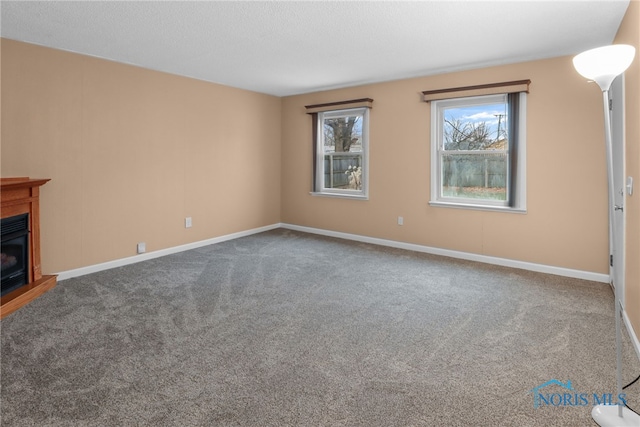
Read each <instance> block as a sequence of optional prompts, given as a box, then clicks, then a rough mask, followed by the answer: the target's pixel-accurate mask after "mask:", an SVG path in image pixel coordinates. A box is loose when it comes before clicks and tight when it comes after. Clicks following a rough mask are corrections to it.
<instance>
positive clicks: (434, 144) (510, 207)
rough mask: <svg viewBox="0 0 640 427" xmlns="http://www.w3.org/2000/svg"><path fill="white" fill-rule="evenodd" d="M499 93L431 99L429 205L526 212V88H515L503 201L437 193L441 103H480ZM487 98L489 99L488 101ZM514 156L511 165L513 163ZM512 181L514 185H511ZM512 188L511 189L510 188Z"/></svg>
mask: <svg viewBox="0 0 640 427" xmlns="http://www.w3.org/2000/svg"><path fill="white" fill-rule="evenodd" d="M504 95H506V94H505V93H502V94H490V95H478V96H472V97H464V98H447V99H440V100H434V101H431V102H430V104H431V116H430V117H431V135H430V137H431V141H430V144H431V172H430V179H431V186H430V187H431V194H430V198H429V205H430V206H435V207H448V208H461V209H473V210H485V211H500V212H516V213H526V211H527V208H526V200H527V197H526V116H527V106H526V92H518V93H517V95H518V104H519V105H518V122H517V124H516V131H517V138H518V142H517V147H516V148H515V153H514V154H515V159H511V158H510V155H511V151H512V150H513V149H512V148H511V147H510V148H509V149H508V150H507V158H508V159H509V161H508V176H509V179H508V180H507V188H506V191H507V195H508V199H507V202H498V203H496V202H492V201H482V202H480V203H479V202H478V199H469V198H451V197H442V196H441V195H440V187H441V180H442V162H441V159H440V155H439V153H440V150H439V145H440V144H439V143H440V142H441V135H442V133H443V122H444V120H443V117H442V109H443V107H445V106H446V107H448V106H455V105H460V106H463V105H480V104H485V103H487V99H488V98H492V97H496V98H497V97H498V96H504ZM489 102H490V101H489ZM510 129H511V127H510ZM513 160H515V163H516V164H515V165H513ZM513 166H515V167H516V171H515V176H513V170H512V167H513ZM514 183H515V187H512V186H513V185H514ZM513 190H515V191H513Z"/></svg>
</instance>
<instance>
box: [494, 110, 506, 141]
mask: <svg viewBox="0 0 640 427" xmlns="http://www.w3.org/2000/svg"><path fill="white" fill-rule="evenodd" d="M493 116H494V117H497V118H498V136H497V137H496V142H498V141H499V140H500V123H501V122H502V118H503V117H504V116H506V114H494V115H493Z"/></svg>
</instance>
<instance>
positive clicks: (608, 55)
mask: <svg viewBox="0 0 640 427" xmlns="http://www.w3.org/2000/svg"><path fill="white" fill-rule="evenodd" d="M635 53H636V49H635V48H634V47H633V46H630V45H627V44H614V45H611V46H603V47H597V48H595V49H591V50H587V51H585V52H582V53H581V54H579V55H576V56H575V57H574V58H573V66H574V67H575V68H576V71H578V73H580V74H581V75H582V76H584V77H586V78H587V79H589V80H593V81H595V82H596V83H598V86H600V89H602V90H603V91H604V90H609V87H610V86H611V82H613V80H614V79H615V78H616V77H617V76H618V75H619V74H622V73H623V72H624V71H625V70H626V69H627V68H629V65H631V62H632V61H633V57H634V56H635Z"/></svg>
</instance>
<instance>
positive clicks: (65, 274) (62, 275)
mask: <svg viewBox="0 0 640 427" xmlns="http://www.w3.org/2000/svg"><path fill="white" fill-rule="evenodd" d="M280 226H281V224H279V223H276V224H271V225H266V226H264V227H258V228H253V229H251V230H245V231H239V232H237V233H231V234H226V235H224V236H219V237H213V238H211V239H206V240H200V241H198V242H193V243H187V244H185V245H180V246H174V247H171V248H166V249H160V250H157V251H153V252H147V253H144V254H140V255H135V256H132V257H127V258H120V259H115V260H113V261H107V262H103V263H100V264H94V265H89V266H86V267H80V268H76V269H74V270H67V271H61V272H59V273H56V274H57V275H58V280H65V279H70V278H72V277H78V276H84V275H85V274H91V273H96V272H98V271H103V270H109V269H111V268H116V267H122V266H124V265H129V264H135V263H137V262H141V261H146V260H149V259H154V258H159V257H162V256H165V255H171V254H175V253H178V252H184V251H188V250H190V249H196V248H200V247H202V246H208V245H213V244H216V243H221V242H226V241H227V240H233V239H238V238H240V237H245V236H250V235H252V234H257V233H262V232H265V231H269V230H274V229H276V228H280Z"/></svg>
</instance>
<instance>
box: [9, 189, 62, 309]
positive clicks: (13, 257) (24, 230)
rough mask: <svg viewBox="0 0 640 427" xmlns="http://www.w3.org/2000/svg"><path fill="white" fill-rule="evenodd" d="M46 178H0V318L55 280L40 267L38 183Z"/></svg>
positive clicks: (52, 283) (43, 290)
mask: <svg viewBox="0 0 640 427" xmlns="http://www.w3.org/2000/svg"><path fill="white" fill-rule="evenodd" d="M48 181H49V180H48V179H31V178H28V177H19V178H1V179H0V199H1V200H0V201H1V203H0V213H1V215H0V221H1V223H0V235H1V240H2V259H1V260H0V261H2V278H1V279H2V280H1V282H2V295H1V296H0V319H1V318H3V317H5V316H7V315H8V314H11V313H12V312H14V311H15V310H17V309H19V308H20V307H22V306H24V305H25V304H28V303H29V302H31V301H33V300H34V299H35V298H37V297H39V296H40V295H42V294H43V293H45V292H46V291H48V290H50V289H51V288H53V287H54V286H55V285H56V283H57V276H55V275H43V274H42V271H41V267H40V186H42V185H44V184H46V183H47V182H48Z"/></svg>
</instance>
